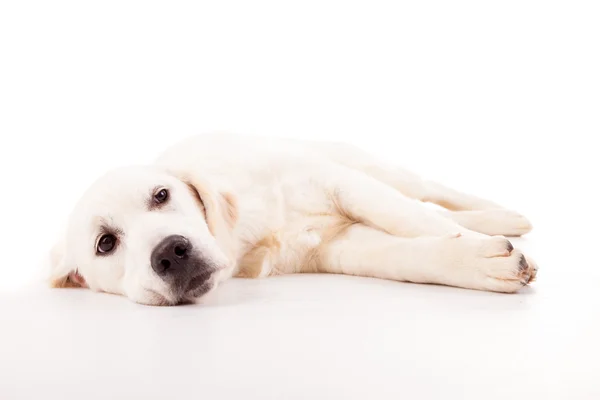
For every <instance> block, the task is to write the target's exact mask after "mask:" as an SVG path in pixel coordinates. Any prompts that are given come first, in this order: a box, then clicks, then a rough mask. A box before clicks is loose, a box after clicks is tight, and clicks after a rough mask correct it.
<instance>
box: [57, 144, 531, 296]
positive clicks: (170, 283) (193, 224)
mask: <svg viewBox="0 0 600 400" xmlns="http://www.w3.org/2000/svg"><path fill="white" fill-rule="evenodd" d="M424 202H430V203H434V204H437V205H439V206H441V207H443V208H444V209H442V208H441V207H440V210H436V209H434V208H433V207H430V206H428V205H426V204H424ZM530 230H531V225H530V223H529V222H528V221H527V219H525V218H524V217H523V216H521V215H519V214H518V213H516V212H513V211H510V210H506V209H503V208H502V207H500V206H498V205H496V204H494V203H492V202H490V201H487V200H484V199H481V198H478V197H475V196H472V195H467V194H463V193H460V192H458V191H455V190H452V189H450V188H447V187H444V186H442V185H440V184H438V183H434V182H429V181H424V180H422V179H420V178H419V177H418V176H416V175H414V174H412V173H410V172H408V171H405V170H402V169H400V168H397V167H395V166H391V165H385V164H384V163H381V162H379V161H378V160H376V159H374V158H373V157H371V156H369V155H368V154H365V153H363V152H362V151H360V150H358V149H356V148H354V147H351V146H349V145H345V144H339V143H322V142H309V141H293V140H287V139H272V138H257V137H246V136H236V135H230V134H210V135H201V136H197V137H191V138H189V139H186V140H184V141H182V142H180V143H178V144H176V145H174V146H172V147H171V148H169V149H167V150H166V151H165V152H164V153H163V154H162V155H161V156H160V157H159V158H158V160H157V161H156V163H155V164H154V165H149V166H139V167H125V168H120V169H116V170H113V171H110V172H108V173H107V174H106V175H105V176H103V177H100V178H99V179H98V180H97V181H96V182H95V183H94V184H93V185H92V186H91V187H90V188H88V189H87V191H86V192H85V193H84V194H83V196H82V198H81V199H80V200H79V202H78V203H77V205H76V207H75V209H74V210H73V212H72V214H71V215H70V218H69V222H68V225H67V231H66V233H65V237H64V240H62V241H60V242H59V243H58V244H57V245H56V246H55V248H54V249H53V251H52V269H51V277H50V281H51V285H52V286H53V287H86V288H90V289H92V290H94V291H102V292H108V293H114V294H119V295H124V296H127V297H128V298H129V299H131V300H133V301H135V302H138V303H142V304H149V305H175V304H179V303H184V302H190V301H193V300H194V299H197V298H199V297H201V296H203V295H205V294H207V293H208V292H210V291H212V290H214V289H215V288H216V287H217V286H218V285H219V282H222V281H223V280H225V279H227V278H230V277H232V276H238V277H266V276H270V275H277V274H290V273H302V272H304V273H316V272H324V273H336V274H350V275H358V276H368V277H376V278H382V279H391V280H396V281H405V282H418V283H432V284H441V285H450V286H456V287H462V288H469V289H478V290H487V291H496V292H506V293H511V292H516V291H518V290H519V289H520V288H521V287H523V286H524V285H527V284H528V283H530V282H531V281H533V279H534V278H535V276H536V272H537V267H536V265H535V263H534V262H533V261H532V260H531V259H530V258H528V257H525V256H524V255H523V254H522V253H521V252H520V251H519V250H517V249H514V248H513V246H512V245H511V243H510V242H509V241H508V240H507V239H506V238H505V237H504V236H519V235H522V234H525V233H527V232H529V231H530ZM501 235H502V236H501Z"/></svg>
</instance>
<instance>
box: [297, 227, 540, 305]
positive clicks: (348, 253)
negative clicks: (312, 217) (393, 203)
mask: <svg viewBox="0 0 600 400" xmlns="http://www.w3.org/2000/svg"><path fill="white" fill-rule="evenodd" d="M315 271H316V272H328V273H339V274H347V275H357V276H367V277H375V278H382V279H390V280H397V281H407V282H416V283H434V284H442V285H450V286H457V287H463V288H468V289H478V290H488V291H497V292H507V293H511V292H516V291H517V290H519V289H520V288H521V287H523V286H524V285H526V284H528V283H529V282H531V281H532V280H533V279H534V278H535V275H536V272H537V267H536V266H535V264H534V263H533V261H531V260H529V259H526V258H525V256H523V254H522V253H521V252H520V251H518V250H515V249H513V246H512V245H511V243H510V242H509V241H508V240H506V239H505V238H502V237H487V236H482V237H467V236H460V235H454V236H450V235H447V236H441V237H419V238H400V237H396V236H392V235H389V234H387V233H384V232H381V231H379V230H377V229H373V228H370V227H368V226H365V225H362V224H355V225H352V226H350V227H349V228H347V230H346V231H344V232H343V233H341V234H340V235H338V236H337V237H335V238H333V239H332V240H331V241H329V242H328V243H325V244H324V245H323V247H322V248H321V251H320V253H319V256H318V259H317V260H316V264H314V265H313V267H312V268H309V269H308V270H307V271H306V272H315Z"/></svg>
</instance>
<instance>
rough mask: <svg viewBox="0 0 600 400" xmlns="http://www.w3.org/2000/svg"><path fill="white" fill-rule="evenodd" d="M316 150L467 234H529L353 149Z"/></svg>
mask: <svg viewBox="0 0 600 400" xmlns="http://www.w3.org/2000/svg"><path fill="white" fill-rule="evenodd" d="M318 146H319V147H318V150H319V151H320V152H321V153H322V154H324V155H325V156H327V157H328V158H329V159H330V160H332V161H334V162H336V163H337V164H340V165H343V166H345V167H347V168H351V169H353V170H357V171H361V172H363V173H365V174H367V175H369V176H370V177H372V178H374V179H376V180H378V181H380V182H382V183H385V184H386V185H389V186H391V187H392V188H394V189H396V190H397V191H399V192H401V193H402V194H404V195H405V196H406V197H409V198H411V199H415V200H419V201H422V202H429V203H433V204H437V205H439V206H441V207H444V208H446V209H448V210H451V211H454V212H442V214H443V215H444V216H446V217H447V218H450V219H452V220H453V221H455V222H457V223H458V224H460V225H462V226H464V227H466V228H468V229H470V230H474V231H477V232H481V233H485V234H491V235H509V236H520V235H523V234H526V233H528V232H529V231H531V228H532V227H531V224H530V222H529V221H528V220H527V219H526V218H525V217H524V216H522V215H521V214H519V213H517V212H515V211H511V210H507V209H505V208H504V207H502V206H500V205H498V204H495V203H493V202H491V201H489V200H486V199H482V198H480V197H477V196H474V195H471V194H466V193H462V192H459V191H457V190H454V189H451V188H449V187H446V186H444V185H442V184H439V183H437V182H432V181H427V180H424V179H422V178H421V177H419V176H418V175H416V174H414V173H412V172H410V171H407V170H405V169H402V168H399V167H396V166H393V165H386V164H385V163H382V162H380V161H378V160H377V159H375V158H374V157H373V156H371V155H370V154H368V153H366V152H364V151H362V150H360V149H357V148H355V147H354V146H351V145H346V144H338V143H319V144H318ZM471 211H472V212H471ZM484 211H485V212H484Z"/></svg>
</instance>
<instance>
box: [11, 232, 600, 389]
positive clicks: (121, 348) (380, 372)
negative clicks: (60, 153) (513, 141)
mask: <svg viewBox="0 0 600 400" xmlns="http://www.w3.org/2000/svg"><path fill="white" fill-rule="evenodd" d="M514 242H515V244H516V245H519V246H521V247H522V248H524V249H527V250H530V251H529V252H530V254H532V255H533V256H536V258H537V259H538V261H539V262H540V265H541V270H540V276H539V280H538V282H537V283H536V284H535V285H534V286H533V287H531V288H527V289H526V290H524V291H523V292H522V293H520V294H516V295H501V294H493V293H484V292H477V291H468V290H461V289H455V288H448V287H437V286H428V285H413V284H403V283H396V282H386V281H380V280H374V279H365V278H354V277H343V276H326V275H320V276H308V275H305V276H289V277H278V278H268V279H263V280H232V281H230V282H228V283H226V284H225V285H224V286H223V287H222V288H221V289H220V290H219V291H218V292H216V293H215V296H214V297H212V298H211V299H208V300H207V301H206V302H205V304H198V305H191V306H180V307H170V308H153V307H145V306H140V305H136V304H133V303H131V302H129V301H128V300H126V299H124V298H121V297H117V296H111V295H101V294H93V293H90V292H89V291H86V290H73V289H70V290H69V289H65V290H50V289H40V288H30V289H22V290H17V291H12V292H8V293H4V294H2V295H1V297H0V310H2V320H1V323H0V324H1V325H0V326H1V330H2V341H0V355H1V358H0V398H1V399H3V400H12V399H20V398H27V399H34V398H35V399H39V398H44V399H65V400H67V399H82V398H84V399H90V400H91V399H133V398H140V399H146V400H149V399H171V398H173V399H175V398H204V399H242V398H243V399H332V398H336V399H337V398H339V399H401V398H407V399H442V398H443V399H474V400H475V399H477V400H479V399H590V400H591V399H598V398H600V365H599V360H600V345H599V338H600V323H599V321H600V288H599V282H600V278H599V277H598V271H597V269H598V263H597V262H595V261H594V263H595V264H594V263H592V262H591V260H590V259H588V256H589V255H591V254H593V251H592V252H584V251H580V250H581V249H578V248H576V247H573V246H572V244H567V243H565V242H563V240H562V239H561V238H558V237H556V238H554V239H551V238H550V237H546V236H544V235H543V234H542V233H541V232H540V234H537V235H535V234H533V233H532V235H531V238H529V239H518V240H515V241H514ZM561 243H562V245H561ZM581 243H582V244H583V243H584V242H581ZM586 248H588V249H589V247H586Z"/></svg>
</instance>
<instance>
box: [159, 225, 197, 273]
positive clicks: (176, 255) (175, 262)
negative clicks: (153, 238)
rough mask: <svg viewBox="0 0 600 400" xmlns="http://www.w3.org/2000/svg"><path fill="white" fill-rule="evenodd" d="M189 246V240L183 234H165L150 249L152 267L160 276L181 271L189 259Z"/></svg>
mask: <svg viewBox="0 0 600 400" xmlns="http://www.w3.org/2000/svg"><path fill="white" fill-rule="evenodd" d="M191 247H192V246H191V244H190V241H189V240H187V239H186V238H185V237H183V236H180V235H171V236H167V237H166V238H164V239H163V240H162V241H161V242H160V243H159V244H158V245H157V246H156V247H155V248H154V250H153V251H152V255H151V256H150V262H151V263H152V269H153V270H154V271H155V272H156V273H157V274H158V275H160V276H164V275H167V274H169V275H176V274H179V273H181V272H182V270H184V269H185V267H186V265H187V262H188V260H189V256H190V254H189V253H190V251H191V249H192V248H191Z"/></svg>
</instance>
